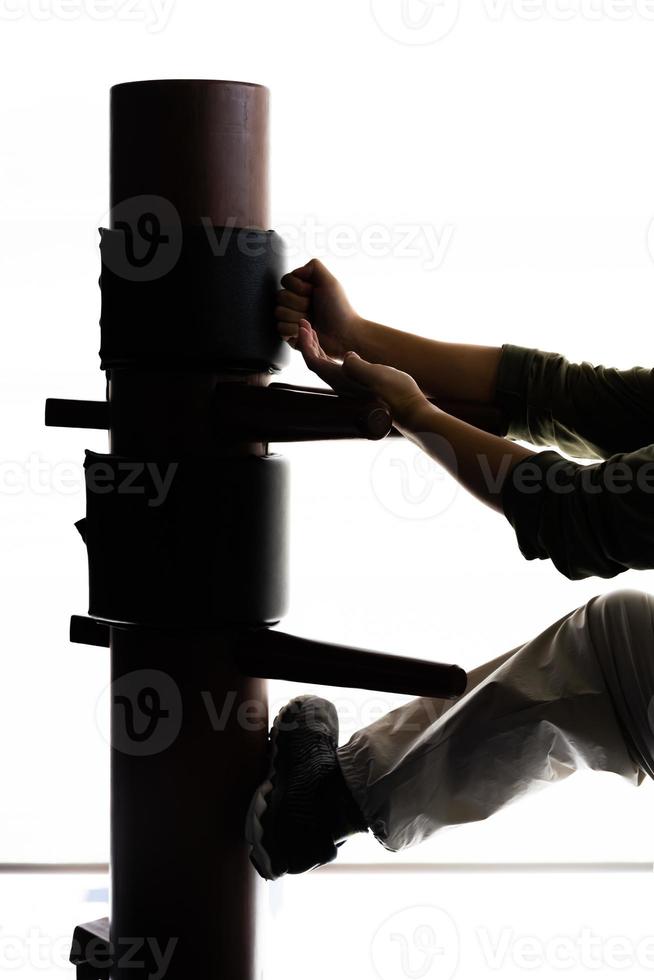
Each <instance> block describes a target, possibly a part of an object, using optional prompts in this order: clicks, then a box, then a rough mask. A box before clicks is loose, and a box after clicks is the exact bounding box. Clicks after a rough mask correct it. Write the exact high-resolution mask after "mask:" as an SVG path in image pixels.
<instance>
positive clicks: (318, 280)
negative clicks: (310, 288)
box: [282, 259, 334, 286]
mask: <svg viewBox="0 0 654 980" xmlns="http://www.w3.org/2000/svg"><path fill="white" fill-rule="evenodd" d="M290 275H291V276H294V277H295V278H297V279H300V280H301V281H302V282H304V283H305V284H306V283H310V284H312V285H314V286H321V285H323V284H324V283H325V282H327V281H328V280H330V279H333V278H334V277H333V276H332V274H331V272H330V271H329V269H328V268H327V266H326V265H323V264H322V262H321V261H320V259H309V261H308V262H307V263H306V264H305V265H301V266H300V267H299V268H298V269H293V271H292V272H291V273H290ZM282 284H283V285H286V283H284V281H283V280H282Z"/></svg>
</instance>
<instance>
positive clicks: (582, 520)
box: [502, 445, 654, 579]
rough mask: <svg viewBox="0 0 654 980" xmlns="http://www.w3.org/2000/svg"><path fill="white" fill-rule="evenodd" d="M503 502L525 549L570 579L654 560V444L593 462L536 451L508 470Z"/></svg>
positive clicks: (641, 566)
mask: <svg viewBox="0 0 654 980" xmlns="http://www.w3.org/2000/svg"><path fill="white" fill-rule="evenodd" d="M502 504H503V508H504V513H505V515H506V517H507V519H508V520H509V522H510V523H511V525H512V526H513V528H514V530H515V533H516V537H517V540H518V546H519V548H520V551H521V552H522V554H523V555H524V557H525V558H527V559H528V560H532V559H535V558H540V559H545V558H549V559H551V561H552V562H553V564H554V565H555V566H556V568H557V569H558V570H559V571H560V572H561V573H562V574H563V575H565V576H566V577H567V578H569V579H581V578H587V577H588V576H591V575H597V576H599V577H600V578H613V577H614V576H615V575H618V574H620V572H624V571H626V570H627V569H629V568H637V569H645V568H654V445H650V446H648V447H646V448H644V449H640V450H638V451H637V452H633V453H619V454H616V455H614V456H612V457H610V458H609V459H608V460H605V461H603V462H601V463H593V464H590V465H583V464H580V463H576V462H573V461H571V460H568V459H564V457H563V456H560V455H559V454H558V453H557V452H554V451H552V450H548V451H546V452H541V453H535V454H534V455H533V456H528V457H527V458H526V459H524V460H521V461H520V462H519V463H517V464H516V465H515V466H514V467H513V469H512V470H511V471H510V472H509V474H508V476H507V478H506V479H505V481H504V485H503V488H502Z"/></svg>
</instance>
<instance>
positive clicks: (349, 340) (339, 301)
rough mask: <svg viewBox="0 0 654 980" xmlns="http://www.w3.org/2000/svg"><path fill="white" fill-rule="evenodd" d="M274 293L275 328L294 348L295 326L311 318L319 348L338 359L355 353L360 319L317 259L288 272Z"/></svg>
mask: <svg viewBox="0 0 654 980" xmlns="http://www.w3.org/2000/svg"><path fill="white" fill-rule="evenodd" d="M281 283H282V286H283V289H280V290H279V291H278V293H277V306H276V307H275V319H276V320H277V329H278V330H279V332H280V334H281V335H282V337H283V338H284V340H287V341H288V342H289V344H291V346H292V347H295V346H296V345H297V335H298V325H299V322H300V320H301V319H302V318H303V317H311V322H312V324H313V326H314V329H315V330H316V331H317V333H318V337H319V339H320V344H321V346H322V349H323V350H324V351H325V352H326V353H327V354H332V355H334V356H335V357H342V356H343V355H344V354H345V352H346V351H348V350H355V349H356V346H357V340H356V335H357V330H358V329H359V327H360V323H361V317H359V316H358V314H357V313H355V312H354V310H353V309H352V306H351V305H350V303H349V301H348V298H347V296H346V295H345V291H344V289H343V287H342V286H341V284H340V282H339V281H338V279H336V277H335V276H333V275H332V274H331V272H330V271H329V270H328V269H327V268H326V267H325V266H324V265H323V264H322V262H320V261H319V260H318V259H311V261H310V262H307V264H306V265H303V266H301V267H300V268H299V269H294V270H293V271H292V272H288V273H287V274H286V275H285V276H283V277H282V280H281Z"/></svg>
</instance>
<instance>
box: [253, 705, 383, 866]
mask: <svg viewBox="0 0 654 980" xmlns="http://www.w3.org/2000/svg"><path fill="white" fill-rule="evenodd" d="M337 747H338V715H337V713H336V708H335V707H334V705H333V704H332V703H331V702H330V701H326V700H325V699H324V698H319V697H316V696H314V695H308V694H307V695H303V696H301V697H298V698H294V699H293V700H292V701H289V703H288V704H287V705H286V706H285V707H284V708H282V710H281V711H280V712H279V714H278V715H277V717H276V718H275V721H274V723H273V726H272V729H271V731H270V768H269V771H268V777H267V779H266V780H265V781H264V782H263V783H262V784H261V785H260V786H259V788H258V789H257V790H256V792H255V793H254V796H253V797H252V801H251V803H250V807H249V810H248V814H247V819H246V828H245V836H246V839H247V842H248V844H249V845H250V860H251V862H252V864H253V865H254V867H255V868H256V870H257V871H258V872H259V874H260V875H261V877H262V878H265V879H267V880H268V881H274V880H275V879H277V878H281V877H282V875H285V874H301V873H302V872H303V871H310V870H312V869H313V868H317V867H319V866H320V865H322V864H327V863H328V862H330V861H333V860H334V858H335V857H336V856H337V853H338V850H337V849H338V847H339V846H340V844H341V843H343V841H344V840H345V838H346V837H348V836H349V835H350V834H352V833H356V832H357V831H359V830H364V829H366V824H365V821H364V820H363V817H362V816H361V814H360V812H359V810H358V808H357V807H356V804H355V803H354V800H353V799H352V798H351V797H350V794H349V791H348V789H347V786H346V784H345V780H344V778H343V775H342V773H341V770H340V766H339V763H338V759H337V757H336V749H337Z"/></svg>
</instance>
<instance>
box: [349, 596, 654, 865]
mask: <svg viewBox="0 0 654 980" xmlns="http://www.w3.org/2000/svg"><path fill="white" fill-rule="evenodd" d="M629 594H630V593H612V594H611V595H615V596H617V597H618V598H620V597H624V596H625V595H629ZM633 595H638V593H633ZM599 599H602V602H601V603H600V604H599V605H598V607H597V612H596V610H595V608H594V604H596V603H598V601H599ZM653 601H654V600H653ZM618 605H619V610H618V611H619V615H616V616H614V617H613V620H614V622H613V624H612V631H611V636H610V642H611V643H620V644H622V645H623V646H624V645H625V644H627V645H628V644H629V643H633V635H632V634H633V630H627V629H625V628H624V623H625V622H627V621H628V616H625V607H626V606H627V607H628V606H629V603H628V602H627V603H625V602H624V601H621V602H620V603H618V602H614V603H612V601H611V599H610V597H608V596H607V597H596V598H595V599H592V600H591V601H590V602H589V603H587V604H586V605H584V606H581V607H579V608H578V609H575V610H573V611H572V612H570V613H568V614H567V615H565V616H563V617H562V618H561V619H560V620H558V622H556V623H553V624H552V625H551V626H549V627H548V628H547V629H546V630H544V631H543V632H542V633H541V634H540V635H539V636H537V637H535V639H532V640H530V641H528V642H527V643H525V644H523V645H522V646H519V647H516V648H515V649H514V650H512V651H510V652H509V653H506V654H503V655H502V656H500V657H498V658H496V659H495V660H493V661H491V662H490V663H488V664H484V665H483V666H481V667H478V668H477V669H476V670H474V671H472V672H470V674H469V679H468V685H467V687H466V691H465V693H464V694H463V695H462V696H461V697H460V698H459V699H458V700H457V701H455V702H451V701H443V700H438V699H429V698H417V699H415V700H413V701H410V702H409V703H408V704H406V705H403V706H402V707H400V708H397V709H396V710H395V711H391V712H390V713H389V714H387V715H385V716H384V717H383V718H380V719H379V720H378V721H376V722H375V723H374V724H372V725H370V726H368V727H367V728H364V729H361V730H360V731H358V732H356V733H355V734H354V735H353V736H352V738H351V739H350V741H349V742H348V743H347V744H346V745H343V746H341V747H340V748H339V750H338V758H339V762H340V765H341V769H342V771H343V775H344V776H345V779H346V782H347V784H348V787H349V788H350V790H351V792H352V795H353V796H354V798H355V800H356V801H357V803H358V805H359V807H360V809H361V811H362V813H363V815H364V817H365V818H366V820H367V821H368V824H369V827H370V829H371V831H372V832H373V834H374V835H375V837H377V839H378V840H379V841H380V842H381V843H382V844H383V845H384V847H386V848H387V849H389V850H392V851H397V850H401V849H403V848H405V847H409V846H411V845H412V844H416V843H419V842H420V841H421V840H424V839H425V838H426V837H428V836H430V835H431V834H433V833H434V832H435V831H437V830H439V829H440V828H441V827H446V826H450V825H454V824H462V823H468V822H471V821H476V820H484V819H486V817H489V816H490V815H491V814H492V813H495V812H496V811H497V810H499V809H501V808H502V807H503V806H505V805H506V804H507V803H509V802H511V801H512V800H515V799H517V798H518V797H520V796H522V795H523V794H524V793H526V792H527V791H529V790H534V789H537V788H540V787H542V786H544V785H547V784H548V783H553V782H556V781H557V780H559V779H563V778H565V777H566V776H568V775H570V774H571V773H572V772H574V771H575V770H577V769H581V768H588V769H595V770H605V771H609V772H615V773H618V774H620V775H621V776H624V777H625V778H626V779H627V780H629V781H630V782H632V783H633V784H634V785H638V784H639V783H640V782H641V781H642V778H643V774H642V770H641V768H640V767H639V765H638V764H637V763H636V761H635V760H634V758H633V756H632V754H631V752H632V749H630V748H629V746H628V745H627V742H626V740H625V736H624V734H623V729H622V727H621V726H620V724H619V722H618V719H617V716H616V712H615V707H614V703H613V700H612V698H611V696H610V694H609V692H608V690H607V687H606V683H605V679H604V674H603V671H602V668H601V666H600V661H599V660H598V651H597V644H598V643H605V642H609V640H608V639H607V638H606V637H607V636H608V634H607V633H605V632H604V631H602V630H601V629H598V628H597V627H598V625H600V624H602V623H605V621H606V616H607V610H608V611H610V609H611V608H612V607H613V606H615V607H616V608H617V607H618ZM595 621H597V622H595ZM621 622H622V623H623V627H622V628H621V626H620V623H621ZM591 627H593V628H591ZM652 639H653V636H652V635H650V636H649V637H648V638H647V641H648V647H649V648H650V649H651V644H652Z"/></svg>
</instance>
